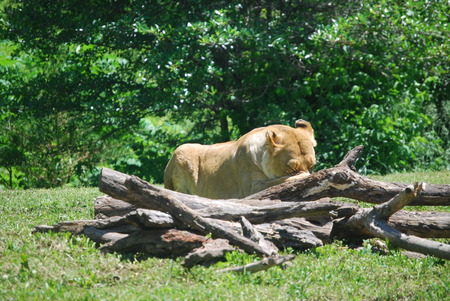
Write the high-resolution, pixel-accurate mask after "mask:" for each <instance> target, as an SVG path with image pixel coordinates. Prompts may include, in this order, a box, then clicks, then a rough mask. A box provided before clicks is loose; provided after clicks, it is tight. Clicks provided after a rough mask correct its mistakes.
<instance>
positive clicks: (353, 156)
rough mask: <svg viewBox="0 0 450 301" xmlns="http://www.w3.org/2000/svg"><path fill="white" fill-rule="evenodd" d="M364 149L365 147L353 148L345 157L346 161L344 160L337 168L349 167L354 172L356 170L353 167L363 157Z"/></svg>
mask: <svg viewBox="0 0 450 301" xmlns="http://www.w3.org/2000/svg"><path fill="white" fill-rule="evenodd" d="M363 149H364V146H363V145H359V146H357V147H355V148H353V149H352V150H351V151H349V152H348V153H347V155H345V157H344V159H342V161H341V162H340V163H339V164H337V165H336V166H335V167H348V168H350V169H352V170H355V168H354V166H353V165H354V164H355V162H356V160H358V158H359V156H361V153H362V151H363Z"/></svg>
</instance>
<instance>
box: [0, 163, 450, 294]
mask: <svg viewBox="0 0 450 301" xmlns="http://www.w3.org/2000/svg"><path fill="white" fill-rule="evenodd" d="M373 178H376V179H378V180H383V181H393V182H394V181H396V182H405V183H413V182H415V181H425V182H428V183H435V184H450V172H448V171H447V172H426V173H409V174H395V175H389V176H383V177H380V176H377V177H373ZM99 195H101V193H100V192H99V191H98V189H96V188H79V189H75V188H64V189H51V190H26V191H20V190H13V191H0V216H1V220H2V222H1V223H0V267H1V268H0V300H231V299H232V300H299V299H307V300H450V262H448V261H444V260H439V259H435V258H431V257H427V258H425V259H410V258H408V257H406V256H403V255H401V254H400V253H399V252H395V251H393V252H392V253H391V254H389V255H378V254H374V253H372V252H371V251H370V245H369V244H367V246H366V247H365V248H363V249H362V250H352V249H348V248H346V247H345V245H344V244H343V243H342V242H334V243H333V244H330V245H326V246H324V247H320V248H316V249H314V250H310V251H307V252H303V253H298V254H297V255H298V256H297V258H296V259H295V261H294V262H293V265H292V266H290V267H289V268H287V269H286V270H281V269H279V268H273V269H270V270H268V271H265V272H260V273H256V274H252V275H248V274H246V275H234V274H218V273H216V272H215V271H216V270H217V269H219V268H222V267H223V266H225V265H227V264H230V263H231V264H233V265H236V264H238V263H246V262H249V261H251V260H253V259H254V258H253V257H252V256H249V255H245V254H244V255H242V254H237V253H233V254H230V256H228V260H229V262H228V263H219V264H218V265H216V266H213V267H209V268H204V267H195V268H192V269H190V270H187V269H184V268H183V267H182V266H181V264H180V263H181V261H182V259H181V258H178V259H177V258H175V259H159V258H145V256H143V255H142V256H140V257H139V258H140V259H139V260H135V259H133V256H131V254H101V253H100V252H99V251H98V250H97V249H96V248H95V245H94V243H93V242H92V241H89V240H88V239H86V238H84V237H74V236H72V235H70V234H31V231H32V229H33V227H34V226H35V225H38V224H47V225H51V224H53V223H55V222H59V221H64V220H76V219H91V218H92V217H93V204H94V198H95V197H96V196H99ZM421 209H422V208H421ZM428 209H429V208H428ZM441 210H445V211H450V208H448V207H447V208H441Z"/></svg>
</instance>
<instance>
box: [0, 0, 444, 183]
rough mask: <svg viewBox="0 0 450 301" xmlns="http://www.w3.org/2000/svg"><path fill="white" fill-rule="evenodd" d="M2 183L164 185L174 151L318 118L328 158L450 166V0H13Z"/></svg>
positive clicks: (368, 166) (2, 116) (3, 50)
mask: <svg viewBox="0 0 450 301" xmlns="http://www.w3.org/2000/svg"><path fill="white" fill-rule="evenodd" d="M0 18H1V20H0V39H1V40H3V41H4V42H2V43H0V78H1V80H0V83H1V86H0V143H1V144H0V149H1V152H0V166H1V169H0V174H1V175H2V176H3V181H4V183H0V185H3V186H20V187H51V186H58V185H62V184H64V183H67V182H71V183H73V184H89V183H94V179H95V170H96V169H95V168H96V167H98V166H101V165H109V166H110V167H113V168H118V169H120V170H122V171H124V172H132V173H134V174H137V175H139V176H141V177H143V178H144V179H147V180H152V181H155V182H161V180H162V173H163V169H164V166H165V164H166V162H167V161H168V159H169V157H170V154H171V152H172V151H173V149H174V147H175V146H177V145H179V144H181V143H184V142H188V141H191V142H201V143H214V142H219V141H225V140H229V139H235V138H237V137H238V136H239V135H241V134H244V133H245V132H247V131H248V130H250V129H252V128H254V127H258V126H262V125H267V124H271V123H283V124H289V125H292V124H293V122H294V121H295V120H296V119H298V118H303V119H305V120H308V121H311V122H312V124H313V126H314V128H315V129H316V135H317V140H318V143H319V145H318V147H317V156H318V162H319V166H318V168H323V167H326V166H329V165H332V164H335V163H337V162H338V161H339V160H340V159H341V157H342V156H343V155H344V154H345V153H346V152H347V151H348V150H349V149H350V148H351V147H353V146H355V145H358V144H364V145H365V146H366V152H365V154H366V155H365V161H364V164H363V166H362V167H361V169H362V170H363V171H364V170H366V171H371V172H378V173H386V172H390V171H401V170H413V169H416V170H418V169H445V168H447V169H448V168H450V163H449V160H448V158H449V157H450V150H449V149H450V147H449V146H450V145H449V143H450V142H449V141H450V138H449V130H450V117H449V116H450V112H449V110H450V109H449V108H450V101H449V98H450V97H449V95H450V76H449V74H450V63H449V56H448V54H449V53H450V49H449V48H450V42H449V37H450V26H449V25H448V24H450V20H449V19H450V16H449V12H448V3H446V1H440V0H426V1H425V0H421V1H413V0H409V1H403V0H402V1H375V0H366V1H344V0H332V1H326V2H324V1H319V0H306V1H284V0H279V1H246V0H243V1H164V0H161V1H143V0H136V1H128V0H127V1H124V0H110V1H88V2H86V3H83V5H80V3H79V1H49V0H34V1H30V0H24V1H14V0H11V1H6V2H5V4H3V9H2V12H1V15H0Z"/></svg>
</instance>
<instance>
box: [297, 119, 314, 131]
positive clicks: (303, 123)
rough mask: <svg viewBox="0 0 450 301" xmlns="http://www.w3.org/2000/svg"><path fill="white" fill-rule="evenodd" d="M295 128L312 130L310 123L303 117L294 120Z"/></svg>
mask: <svg viewBox="0 0 450 301" xmlns="http://www.w3.org/2000/svg"><path fill="white" fill-rule="evenodd" d="M295 128H302V129H308V130H312V126H311V123H309V122H308V121H306V120H303V119H299V120H297V121H296V122H295Z"/></svg>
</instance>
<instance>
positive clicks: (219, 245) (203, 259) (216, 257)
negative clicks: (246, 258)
mask: <svg viewBox="0 0 450 301" xmlns="http://www.w3.org/2000/svg"><path fill="white" fill-rule="evenodd" d="M234 250H236V249H235V248H234V247H233V246H231V245H230V244H229V243H228V241H227V240H226V239H221V238H218V239H208V240H207V241H206V243H205V244H203V246H202V247H200V248H197V249H195V250H193V251H192V252H191V253H189V254H188V255H187V256H185V257H184V261H183V266H184V267H187V268H190V267H193V266H195V265H198V264H202V265H210V264H214V263H216V262H217V261H220V260H222V259H224V258H225V254H226V253H228V252H232V251H234Z"/></svg>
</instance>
